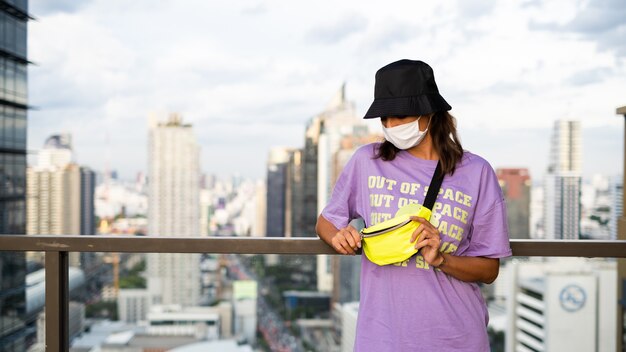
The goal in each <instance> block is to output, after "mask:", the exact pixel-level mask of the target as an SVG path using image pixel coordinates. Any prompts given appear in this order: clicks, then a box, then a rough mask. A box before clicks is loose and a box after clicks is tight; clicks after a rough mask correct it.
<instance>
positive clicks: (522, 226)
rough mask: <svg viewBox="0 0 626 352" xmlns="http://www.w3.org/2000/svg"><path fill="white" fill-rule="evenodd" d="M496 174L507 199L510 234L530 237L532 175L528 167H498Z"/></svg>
mask: <svg viewBox="0 0 626 352" xmlns="http://www.w3.org/2000/svg"><path fill="white" fill-rule="evenodd" d="M496 175H497V176H498V181H499V182H500V187H501V188H502V193H503V194H504V199H505V201H506V212H507V221H508V224H509V236H510V237H511V238H515V239H528V238H530V187H531V182H530V175H529V174H528V169H497V170H496Z"/></svg>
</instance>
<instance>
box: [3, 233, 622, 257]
mask: <svg viewBox="0 0 626 352" xmlns="http://www.w3.org/2000/svg"><path fill="white" fill-rule="evenodd" d="M511 249H512V250H513V255H514V256H521V257H589V258H591V257H597V258H626V241H624V240H614V241H598V240H555V241H548V240H511ZM0 251H60V252H128V253H233V254H336V253H335V251H334V250H333V249H332V248H330V247H329V246H328V245H327V244H326V243H324V242H323V241H322V240H320V239H318V238H302V237H299V238H293V237H292V238H284V237H156V236H155V237H150V236H122V235H119V236H118V235H115V236H69V235H0Z"/></svg>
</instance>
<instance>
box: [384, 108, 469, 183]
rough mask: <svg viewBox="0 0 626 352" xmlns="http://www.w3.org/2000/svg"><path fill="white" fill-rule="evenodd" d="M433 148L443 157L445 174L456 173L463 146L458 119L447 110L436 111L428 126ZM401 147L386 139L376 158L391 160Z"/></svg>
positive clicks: (442, 163)
mask: <svg viewBox="0 0 626 352" xmlns="http://www.w3.org/2000/svg"><path fill="white" fill-rule="evenodd" d="M428 129H429V132H428V133H430V138H431V139H432V141H433V148H435V151H437V154H439V158H440V159H441V168H442V171H443V174H444V175H447V174H449V175H452V174H454V170H455V169H456V164H457V163H458V162H459V161H460V160H461V158H462V157H463V147H462V146H461V142H460V141H459V137H458V136H457V134H456V121H455V119H454V117H453V116H452V115H450V114H449V113H448V112H447V111H439V112H436V113H435V114H434V115H433V117H432V120H431V121H430V127H429V128H428ZM399 151H400V149H398V148H396V146H395V145H393V144H391V142H389V141H387V140H385V141H384V142H383V143H382V144H381V145H380V146H379V147H378V150H377V151H376V155H375V158H376V159H378V158H380V159H383V160H384V161H391V160H393V159H395V158H396V154H397V153H398V152H399Z"/></svg>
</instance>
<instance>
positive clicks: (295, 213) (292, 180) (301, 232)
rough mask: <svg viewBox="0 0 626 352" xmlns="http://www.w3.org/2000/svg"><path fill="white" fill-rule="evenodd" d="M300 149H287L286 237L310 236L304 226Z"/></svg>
mask: <svg viewBox="0 0 626 352" xmlns="http://www.w3.org/2000/svg"><path fill="white" fill-rule="evenodd" d="M302 154H303V152H302V150H301V149H292V150H290V151H289V162H288V164H287V169H286V172H287V185H286V187H287V189H286V194H285V196H286V199H285V201H286V205H285V209H286V214H285V222H286V225H285V235H286V236H287V237H311V236H312V234H311V233H310V232H307V231H306V229H305V228H304V190H303V187H304V184H303V179H302V176H303V175H302Z"/></svg>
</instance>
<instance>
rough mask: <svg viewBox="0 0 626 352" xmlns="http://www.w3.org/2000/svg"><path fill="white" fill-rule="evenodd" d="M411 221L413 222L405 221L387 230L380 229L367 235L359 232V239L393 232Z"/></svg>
mask: <svg viewBox="0 0 626 352" xmlns="http://www.w3.org/2000/svg"><path fill="white" fill-rule="evenodd" d="M411 221H413V220H411V219H407V220H405V221H403V222H401V223H399V224H398V225H395V226H392V227H389V228H386V229H381V230H378V231H376V232H372V233H368V234H365V233H362V232H361V238H367V237H374V236H378V235H381V234H383V233H385V232H389V231H393V230H396V229H399V228H401V227H402V226H404V225H406V224H408V223H410V222H411Z"/></svg>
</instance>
